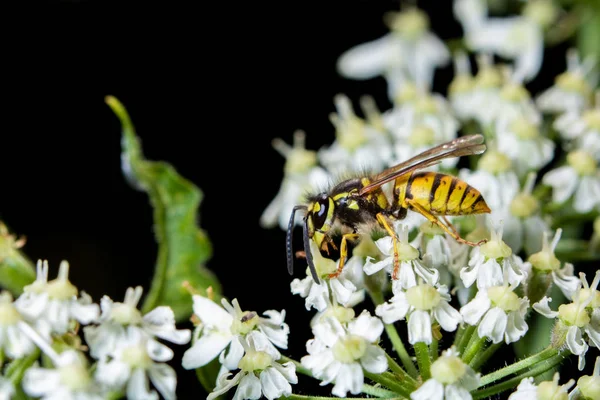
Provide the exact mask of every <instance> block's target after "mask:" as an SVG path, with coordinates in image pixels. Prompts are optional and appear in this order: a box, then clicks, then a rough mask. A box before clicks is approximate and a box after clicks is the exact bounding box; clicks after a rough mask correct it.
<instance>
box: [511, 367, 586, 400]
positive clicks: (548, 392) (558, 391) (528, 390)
mask: <svg viewBox="0 0 600 400" xmlns="http://www.w3.org/2000/svg"><path fill="white" fill-rule="evenodd" d="M558 379H559V374H558V372H557V373H555V374H554V377H553V378H552V380H551V381H543V382H540V383H538V384H537V385H536V384H535V383H534V381H533V378H523V380H521V383H519V386H517V389H516V390H515V391H514V392H513V393H511V395H510V396H509V397H508V400H546V399H565V400H566V399H567V395H568V394H569V389H570V388H571V387H572V386H573V385H574V384H575V380H573V379H570V380H569V381H568V382H567V383H565V384H563V385H559V384H558Z"/></svg>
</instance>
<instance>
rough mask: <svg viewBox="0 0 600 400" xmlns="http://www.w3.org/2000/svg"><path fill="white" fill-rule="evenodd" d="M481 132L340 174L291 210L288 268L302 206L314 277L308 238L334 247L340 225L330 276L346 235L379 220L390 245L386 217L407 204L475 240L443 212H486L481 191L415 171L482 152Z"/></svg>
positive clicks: (397, 215)
mask: <svg viewBox="0 0 600 400" xmlns="http://www.w3.org/2000/svg"><path fill="white" fill-rule="evenodd" d="M483 141H484V138H483V136H482V135H479V134H476V135H468V136H463V137H460V138H457V139H454V140H452V141H449V142H447V143H443V144H441V145H439V146H436V147H433V148H431V149H428V150H426V151H424V152H422V153H420V154H418V155H416V156H414V157H412V158H411V159H409V160H406V161H404V162H402V163H400V164H397V165H395V166H393V167H390V168H388V169H386V170H385V171H383V172H381V173H379V174H376V175H373V176H362V177H356V178H352V179H347V180H344V181H342V182H340V183H338V184H337V185H335V186H333V187H332V188H331V189H330V190H328V191H324V192H321V193H318V194H315V195H310V196H308V198H307V200H308V201H307V204H305V205H297V206H295V207H294V208H293V210H292V215H291V217H290V221H289V224H288V229H287V235H286V250H287V268H288V272H289V273H290V275H291V274H292V273H293V268H294V265H293V246H292V231H293V228H294V222H295V215H296V212H297V211H298V210H303V211H304V212H305V215H304V221H303V242H304V251H305V253H306V261H307V263H308V267H309V269H310V272H311V274H312V277H313V279H314V280H315V282H317V283H319V277H318V275H317V271H316V268H315V265H314V261H313V256H312V254H311V250H310V241H311V240H313V241H314V243H315V244H316V245H317V248H318V249H320V250H323V251H326V252H328V249H329V247H328V246H329V245H331V246H332V247H334V248H336V247H335V244H334V242H333V239H332V237H331V235H332V233H333V232H335V231H337V229H340V230H341V232H342V238H341V243H340V261H339V264H338V269H337V271H336V272H334V273H333V274H330V275H329V277H330V278H333V277H336V276H338V275H339V274H340V273H341V272H342V270H343V268H344V262H345V260H346V257H347V253H348V241H351V240H355V239H358V238H359V236H360V235H359V233H360V232H364V231H365V229H369V228H371V229H372V228H373V226H377V225H378V226H380V227H381V228H383V229H385V231H386V232H387V233H388V234H389V235H390V236H391V237H392V241H393V245H394V248H396V246H397V242H398V238H397V236H396V233H395V232H394V230H393V229H392V228H391V222H392V221H394V220H401V219H403V218H405V217H406V214H407V212H408V210H411V211H415V212H418V213H419V214H421V215H423V216H424V217H425V218H427V220H429V221H430V222H431V223H433V224H436V225H438V226H439V227H440V228H442V229H443V230H444V231H445V232H446V233H448V234H449V235H450V236H452V237H453V238H454V239H455V240H457V241H458V242H461V243H465V244H468V245H470V246H478V245H480V244H482V243H485V240H481V241H479V242H477V243H475V242H470V241H468V240H465V239H463V238H462V237H461V236H460V234H459V233H458V231H457V230H456V228H455V227H454V226H453V225H452V224H451V223H450V221H448V219H447V218H446V216H458V215H471V214H483V213H489V212H490V211H491V210H490V208H489V207H488V205H487V204H486V202H485V200H484V199H483V196H482V195H481V193H480V192H479V191H478V190H477V189H475V188H474V187H472V186H470V185H469V184H467V183H466V182H464V181H462V180H460V179H459V178H457V177H455V176H452V175H447V174H443V173H438V172H428V171H419V170H421V169H424V168H427V167H430V166H433V165H436V164H438V163H440V162H441V161H442V160H444V159H447V158H454V157H462V156H468V155H475V154H481V153H483V152H484V151H485V149H486V146H485V144H484V143H483ZM391 181H394V184H393V190H392V192H393V193H392V199H391V201H390V199H389V198H388V196H387V195H386V193H385V192H384V190H383V185H385V184H386V183H388V182H391ZM399 266H400V263H399V260H398V258H397V255H396V254H395V257H394V269H393V273H392V277H393V278H394V279H397V277H398V270H399Z"/></svg>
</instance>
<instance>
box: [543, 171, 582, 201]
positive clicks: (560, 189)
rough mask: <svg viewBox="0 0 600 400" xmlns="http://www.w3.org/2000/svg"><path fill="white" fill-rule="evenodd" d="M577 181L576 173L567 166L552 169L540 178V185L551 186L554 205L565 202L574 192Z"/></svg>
mask: <svg viewBox="0 0 600 400" xmlns="http://www.w3.org/2000/svg"><path fill="white" fill-rule="evenodd" d="M578 181H579V179H578V177H577V172H575V170H574V169H573V168H572V167H569V166H563V167H559V168H556V169H553V170H552V171H549V172H547V173H546V174H545V175H544V177H543V178H542V183H544V184H545V185H548V186H552V199H553V200H554V201H555V202H556V203H563V202H565V201H567V200H568V199H569V197H571V195H572V194H573V192H574V191H575V188H576V187H577V182H578Z"/></svg>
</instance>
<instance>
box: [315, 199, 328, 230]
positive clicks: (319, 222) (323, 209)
mask: <svg viewBox="0 0 600 400" xmlns="http://www.w3.org/2000/svg"><path fill="white" fill-rule="evenodd" d="M328 208H329V199H321V200H319V201H318V202H317V205H316V207H315V211H314V212H313V213H312V214H313V215H312V220H313V225H314V227H315V229H321V228H322V227H323V224H325V220H326V218H327V210H328Z"/></svg>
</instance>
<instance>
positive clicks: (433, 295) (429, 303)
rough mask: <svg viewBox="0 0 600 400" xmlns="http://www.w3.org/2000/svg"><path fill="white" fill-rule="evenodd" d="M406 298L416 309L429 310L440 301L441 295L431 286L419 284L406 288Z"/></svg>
mask: <svg viewBox="0 0 600 400" xmlns="http://www.w3.org/2000/svg"><path fill="white" fill-rule="evenodd" d="M406 300H407V301H408V304H410V305H411V306H413V307H414V308H416V309H417V310H422V311H429V310H432V309H433V308H434V307H436V306H437V305H438V304H439V303H440V301H441V300H442V297H441V296H440V294H439V292H438V291H437V290H436V288H434V287H433V286H431V285H427V284H420V285H417V286H413V287H411V288H408V290H406Z"/></svg>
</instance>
